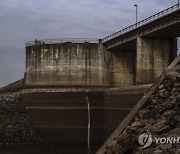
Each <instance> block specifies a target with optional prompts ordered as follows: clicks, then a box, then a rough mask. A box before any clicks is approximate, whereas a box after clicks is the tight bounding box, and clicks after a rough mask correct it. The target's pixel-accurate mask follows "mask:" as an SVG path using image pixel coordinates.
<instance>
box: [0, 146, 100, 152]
mask: <svg viewBox="0 0 180 154" xmlns="http://www.w3.org/2000/svg"><path fill="white" fill-rule="evenodd" d="M99 147H100V145H93V146H91V148H90V149H89V150H88V148H87V146H85V145H1V146H0V154H95V153H96V151H97V150H98V148H99Z"/></svg>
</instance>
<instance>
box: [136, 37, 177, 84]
mask: <svg viewBox="0 0 180 154" xmlns="http://www.w3.org/2000/svg"><path fill="white" fill-rule="evenodd" d="M176 42H177V41H176V39H167V38H141V37H138V38H137V48H136V54H137V56H136V82H137V83H152V82H154V81H155V80H156V79H157V78H158V77H159V76H160V75H161V74H162V72H163V70H164V69H165V68H166V67H167V66H168V65H169V64H170V62H171V61H172V60H173V59H174V58H175V56H176V55H177V43H176Z"/></svg>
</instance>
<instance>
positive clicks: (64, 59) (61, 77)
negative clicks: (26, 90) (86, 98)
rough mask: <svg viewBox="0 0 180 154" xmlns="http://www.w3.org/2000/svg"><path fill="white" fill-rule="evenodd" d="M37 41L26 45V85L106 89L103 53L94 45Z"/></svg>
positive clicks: (68, 41)
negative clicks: (102, 87)
mask: <svg viewBox="0 0 180 154" xmlns="http://www.w3.org/2000/svg"><path fill="white" fill-rule="evenodd" d="M51 41H52V42H48V41H35V42H29V43H28V44H27V45H26V73H25V85H26V86H27V87H28V86H31V87H32V86H104V85H106V81H105V78H104V67H103V62H104V61H103V57H104V56H103V52H102V50H101V49H100V48H101V45H99V43H98V42H97V41H96V40H94V42H92V41H91V40H90V41H91V42H85V41H86V40H84V42H83V41H80V40H79V41H78V40H75V41H76V42H70V41H71V40H63V41H64V42H62V41H61V40H59V42H58V43H57V42H53V40H51Z"/></svg>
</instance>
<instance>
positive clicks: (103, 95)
mask: <svg viewBox="0 0 180 154" xmlns="http://www.w3.org/2000/svg"><path fill="white" fill-rule="evenodd" d="M160 54H161V53H160ZM161 56H162V64H161V65H160V68H159V69H158V73H157V74H156V76H154V77H153V80H155V79H156V78H157V77H158V76H159V75H160V74H161V72H162V71H163V69H164V68H165V67H166V66H167V65H168V64H169V63H170V62H171V60H170V58H169V57H167V58H166V59H167V60H168V59H169V60H168V61H164V59H163V58H164V56H167V55H166V54H165V55H164V54H163V55H161ZM135 58H136V55H135V52H134V51H133V50H132V51H131V50H129V51H123V52H116V51H112V50H107V49H106V47H105V46H104V45H103V44H102V43H101V40H48V41H47V40H42V41H37V40H35V41H34V42H28V43H27V44H26V72H25V77H24V89H23V90H22V96H21V97H22V100H23V102H25V104H26V110H27V112H28V114H29V116H30V119H31V122H32V124H33V127H34V129H35V131H36V132H37V133H38V134H39V135H40V136H41V137H42V138H43V139H45V140H46V141H47V142H49V143H63V144H87V139H88V132H89V133H90V136H89V140H90V144H102V143H103V142H104V141H105V140H106V139H107V137H108V136H109V135H110V134H111V133H112V132H113V130H115V128H116V127H117V126H118V124H119V123H120V122H121V121H122V120H123V119H124V118H125V117H126V115H127V114H128V113H129V112H130V111H131V109H132V108H133V107H134V106H135V105H136V103H137V102H138V101H139V100H140V99H141V97H142V96H143V94H144V93H145V92H146V91H147V90H148V89H149V88H150V86H151V82H146V83H144V79H143V80H142V82H141V83H140V82H137V81H136V67H135V66H136V65H135V61H136V60H135ZM87 98H88V101H87ZM88 103H89V108H88ZM88 112H89V113H90V114H88ZM88 119H90V124H89V121H88ZM89 126H90V127H89Z"/></svg>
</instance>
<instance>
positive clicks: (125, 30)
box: [102, 3, 180, 43]
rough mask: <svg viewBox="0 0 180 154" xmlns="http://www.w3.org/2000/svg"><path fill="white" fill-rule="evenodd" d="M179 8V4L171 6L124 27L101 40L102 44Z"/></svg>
mask: <svg viewBox="0 0 180 154" xmlns="http://www.w3.org/2000/svg"><path fill="white" fill-rule="evenodd" d="M179 8H180V4H179V3H178V4H176V5H173V6H171V7H169V8H167V9H165V10H163V11H160V12H158V13H156V14H154V15H152V16H150V17H148V18H146V19H144V20H141V21H139V22H137V23H135V24H133V25H131V26H128V27H126V28H124V29H122V30H120V31H118V32H116V33H113V34H111V35H109V36H107V37H105V38H103V39H102V43H105V42H107V41H109V40H111V39H113V38H116V37H118V36H120V35H122V34H124V33H127V32H129V31H131V30H134V29H136V28H138V27H140V26H142V25H145V24H147V23H149V22H151V21H153V20H156V19H158V18H160V17H162V16H165V15H167V14H170V13H172V12H174V11H176V10H178V9H179Z"/></svg>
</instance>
